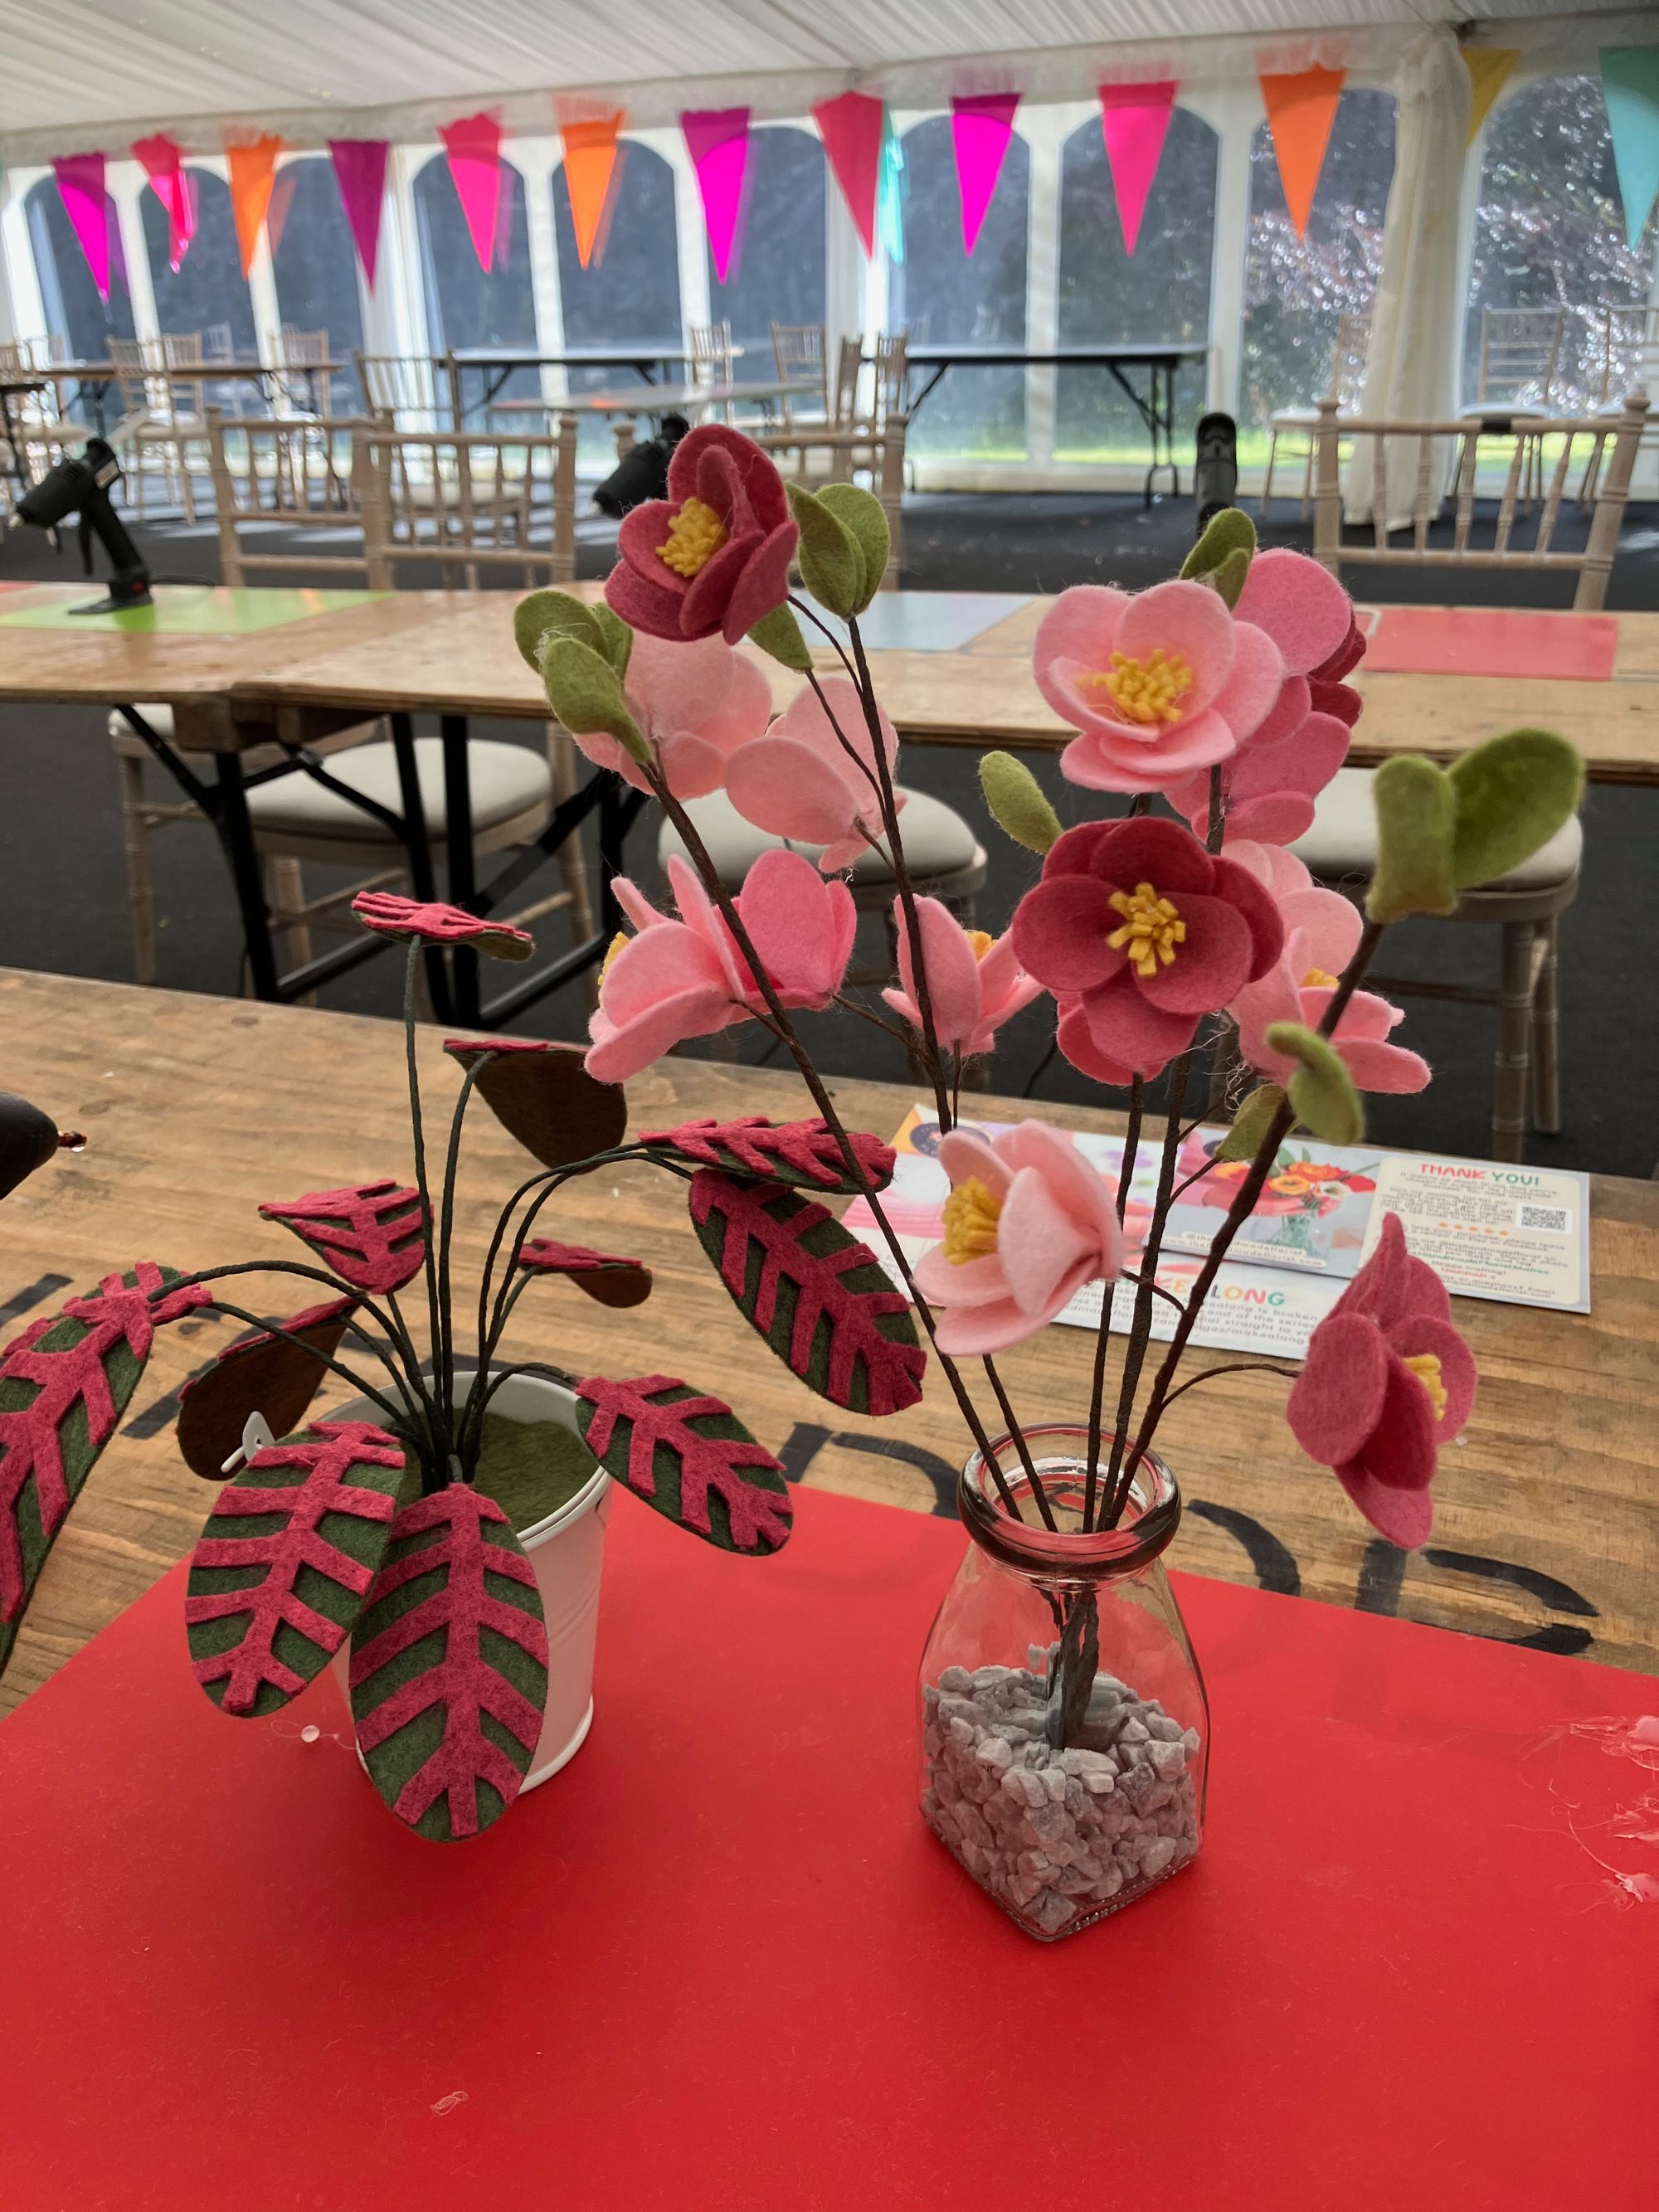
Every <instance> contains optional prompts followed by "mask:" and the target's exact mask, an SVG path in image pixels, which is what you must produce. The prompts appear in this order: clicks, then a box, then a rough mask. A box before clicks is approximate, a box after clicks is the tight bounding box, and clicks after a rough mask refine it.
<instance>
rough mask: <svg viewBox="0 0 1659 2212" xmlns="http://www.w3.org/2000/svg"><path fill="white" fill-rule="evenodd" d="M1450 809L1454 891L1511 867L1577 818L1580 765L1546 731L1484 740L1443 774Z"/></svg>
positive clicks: (1579, 758) (1573, 749)
mask: <svg viewBox="0 0 1659 2212" xmlns="http://www.w3.org/2000/svg"><path fill="white" fill-rule="evenodd" d="M1446 781H1448V783H1449V785H1450V786H1451V788H1452V793H1453V796H1454V798H1455V802H1456V820H1455V825H1454V828H1453V833H1452V856H1451V878H1452V881H1453V883H1454V884H1456V886H1457V887H1458V889H1459V890H1468V889H1470V888H1472V887H1473V886H1474V884H1490V883H1492V882H1495V881H1496V879H1497V878H1498V877H1500V876H1505V875H1507V874H1508V873H1509V872H1510V869H1511V868H1518V867H1519V866H1520V865H1521V863H1522V861H1523V860H1530V859H1531V858H1532V856H1533V854H1534V853H1536V852H1537V851H1539V850H1540V848H1541V847H1543V846H1545V845H1547V844H1548V842H1549V841H1550V839H1551V838H1552V837H1553V836H1554V835H1555V833H1556V831H1557V830H1558V829H1560V828H1561V827H1562V826H1563V825H1564V824H1565V823H1567V822H1570V821H1571V818H1572V817H1573V815H1574V814H1575V813H1576V812H1577V808H1578V802H1579V800H1580V799H1582V798H1583V792H1584V762H1583V755H1582V754H1581V753H1580V752H1579V750H1578V748H1577V745H1575V744H1571V743H1570V741H1569V740H1568V739H1567V738H1563V737H1559V736H1558V735H1557V734H1556V732H1554V731H1553V730H1511V731H1510V732H1509V733H1508V734H1507V736H1504V737H1501V738H1488V739H1487V741H1486V744H1484V745H1477V746H1476V747H1475V749H1474V751H1473V752H1471V753H1465V754H1464V755H1463V757H1462V759H1461V760H1458V761H1456V762H1455V763H1453V765H1452V766H1451V768H1450V769H1449V770H1448V771H1447V775H1446Z"/></svg>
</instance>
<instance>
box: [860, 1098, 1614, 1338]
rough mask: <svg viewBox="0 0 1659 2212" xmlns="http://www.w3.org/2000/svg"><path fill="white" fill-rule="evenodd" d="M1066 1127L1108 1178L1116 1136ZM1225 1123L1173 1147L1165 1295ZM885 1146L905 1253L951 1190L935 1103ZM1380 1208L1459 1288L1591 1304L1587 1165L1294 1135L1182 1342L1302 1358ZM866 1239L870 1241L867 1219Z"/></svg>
mask: <svg viewBox="0 0 1659 2212" xmlns="http://www.w3.org/2000/svg"><path fill="white" fill-rule="evenodd" d="M966 1126H968V1127H972V1128H975V1129H977V1130H978V1131H980V1132H981V1133H982V1134H984V1135H986V1136H994V1135H996V1134H998V1133H1000V1132H1001V1131H1002V1130H1005V1129H1006V1128H1007V1127H1010V1126H1011V1125H1010V1124H1009V1123H1008V1122H1006V1121H973V1120H972V1119H971V1118H970V1119H969V1121H967V1123H966ZM1224 1135H1225V1131H1224V1130H1222V1129H1219V1128H1200V1129H1195V1130H1194V1131H1193V1132H1192V1133H1190V1134H1189V1135H1188V1138H1187V1139H1186V1140H1185V1142H1184V1143H1183V1144H1182V1148H1181V1152H1180V1154H1179V1156H1178V1159H1177V1164H1176V1191H1177V1193H1178V1194H1179V1195H1178V1197H1177V1200H1176V1204H1175V1205H1174V1206H1171V1208H1170V1218H1169V1221H1168V1224H1167V1225H1166V1230H1165V1235H1164V1250H1163V1253H1162V1255H1161V1256H1160V1260H1159V1264H1158V1284H1159V1286H1160V1288H1162V1289H1164V1290H1166V1291H1171V1292H1172V1293H1173V1294H1174V1295H1175V1296H1176V1297H1184V1296H1185V1294H1186V1292H1187V1291H1188V1290H1190V1288H1191V1287H1192V1285H1193V1282H1194V1279H1195V1277H1196V1275H1197V1273H1198V1269H1199V1266H1200V1262H1201V1261H1202V1259H1203V1257H1204V1255H1205V1254H1206V1253H1207V1252H1208V1250H1209V1249H1210V1242H1211V1239H1212V1237H1213V1236H1214V1234H1215V1231H1216V1230H1217V1229H1218V1227H1219V1226H1220V1225H1221V1222H1222V1221H1223V1219H1224V1218H1225V1216H1226V1213H1227V1211H1228V1208H1229V1207H1230V1206H1231V1204H1232V1201H1233V1194H1234V1192H1235V1191H1236V1190H1237V1187H1238V1184H1239V1183H1240V1182H1241V1181H1242V1180H1243V1176H1244V1174H1245V1171H1246V1170H1245V1167H1244V1165H1243V1164H1240V1163H1235V1162H1231V1161H1223V1162H1219V1163H1217V1164H1215V1165H1213V1166H1212V1165H1209V1164H1208V1163H1209V1162H1210V1161H1211V1159H1212V1155H1213V1153H1214V1151H1215V1148H1216V1146H1218V1144H1219V1143H1220V1141H1221V1139H1222V1137H1223V1136H1224ZM1075 1136H1076V1142H1077V1145H1078V1147H1079V1151H1081V1152H1085V1153H1086V1154H1087V1155H1088V1157H1089V1158H1091V1160H1092V1161H1093V1162H1094V1163H1095V1164H1096V1165H1097V1167H1098V1168H1099V1169H1100V1170H1102V1172H1103V1174H1105V1175H1106V1176H1109V1177H1111V1178H1112V1179H1113V1180H1114V1181H1115V1179H1116V1177H1117V1175H1118V1173H1119V1171H1120V1170H1121V1166H1122V1163H1123V1140H1122V1139H1121V1137H1108V1136H1098V1135H1095V1134H1093V1133H1090V1132H1086V1131H1079V1132H1076V1133H1075ZM893 1144H894V1148H895V1150H896V1152H897V1154H898V1161H897V1164H896V1168H895V1170H894V1175H893V1182H892V1185H891V1187H890V1189H889V1190H888V1191H887V1193H886V1194H885V1195H884V1199H883V1201H882V1203H883V1209H884V1212H885V1213H886V1215H887V1218H888V1219H889V1220H890V1222H891V1224H892V1225H893V1228H894V1230H895V1231H896V1234H897V1236H898V1238H899V1241H900V1243H901V1244H902V1247H903V1249H904V1252H905V1255H906V1257H907V1258H908V1259H909V1260H911V1261H915V1260H917V1259H919V1258H920V1257H921V1254H922V1253H923V1252H925V1251H926V1250H927V1248H928V1247H929V1246H930V1245H932V1244H935V1243H938V1242H939V1237H941V1236H942V1235H943V1233H944V1231H943V1225H942V1221H941V1210H942V1208H943V1206H944V1204H945V1198H946V1195H947V1194H948V1193H949V1190H950V1181H949V1178H948V1177H947V1176H946V1175H945V1170H944V1169H943V1168H942V1167H940V1165H939V1161H938V1158H937V1157H936V1154H937V1151H938V1146H939V1124H938V1122H937V1121H936V1120H935V1118H934V1116H933V1111H932V1109H930V1108H926V1107H922V1106H914V1107H912V1108H911V1109H910V1111H909V1113H908V1115H906V1116H905V1119H904V1122H903V1126H902V1127H901V1128H900V1129H899V1131H898V1133H897V1134H896V1136H895V1138H894V1139H893ZM1157 1182H1158V1149H1157V1147H1156V1146H1152V1145H1147V1146H1142V1147H1141V1149H1140V1152H1139V1155H1138V1157H1137V1158H1136V1161H1135V1165H1134V1172H1133V1177H1132V1179H1131V1182H1130V1185H1129V1200H1128V1205H1127V1208H1126V1210H1125V1213H1124V1228H1125V1231H1126V1232H1127V1238H1128V1243H1129V1248H1130V1250H1129V1261H1130V1264H1131V1265H1132V1266H1133V1265H1134V1264H1135V1263H1136V1260H1137V1257H1138V1255H1139V1249H1140V1246H1141V1243H1142V1242H1143V1240H1144V1238H1145V1236H1146V1229H1147V1226H1148V1225H1149V1223H1150V1222H1151V1220H1152V1204H1153V1200H1154V1198H1155V1195H1156V1191H1157ZM1183 1186H1184V1188H1183ZM1385 1213H1397V1214H1398V1215H1399V1216H1400V1218H1401V1224H1402V1225H1403V1226H1404V1229H1405V1231H1406V1242H1407V1245H1408V1246H1409V1247H1410V1249H1411V1250H1412V1251H1413V1253H1414V1254H1416V1255H1417V1256H1418V1257H1419V1259H1423V1260H1426V1261H1428V1262H1429V1264H1430V1265H1431V1267H1434V1268H1435V1270H1436V1271H1437V1273H1438V1274H1439V1275H1440V1276H1441V1278H1442V1279H1443V1281H1444V1283H1445V1285H1446V1287H1447V1289H1448V1290H1449V1291H1453V1292H1454V1293H1455V1294H1456V1295H1457V1296H1459V1297H1475V1298H1492V1299H1498V1300H1503V1301H1505V1302H1507V1303H1509V1304H1519V1305H1534V1306H1550V1307H1554V1308H1557V1309H1559V1310H1561V1311H1564V1312H1568V1313H1588V1312H1589V1178H1588V1176H1583V1175H1578V1174H1575V1173H1570V1172H1565V1171H1563V1170H1555V1169H1534V1168H1527V1167H1520V1166H1516V1167H1500V1166H1498V1165H1496V1164H1492V1163H1491V1162H1485V1161H1477V1160H1455V1159H1442V1158H1428V1157H1425V1156H1424V1155H1422V1154H1419V1153H1412V1152H1387V1151H1384V1150H1383V1148H1382V1147H1381V1146H1341V1145H1322V1144H1321V1143H1319V1141H1318V1140H1317V1139H1314V1138H1295V1139H1291V1140H1290V1141H1289V1142H1287V1143H1286V1144H1285V1145H1283V1146H1281V1147H1280V1148H1279V1156H1278V1158H1276V1160H1275V1161H1274V1164H1273V1172H1272V1173H1271V1174H1270V1175H1269V1176H1268V1178H1267V1186H1266V1188H1264V1190H1263V1191H1262V1194H1261V1198H1260V1200H1258V1201H1257V1204H1256V1206H1255V1209H1254V1210H1253V1212H1252V1213H1251V1216H1250V1218H1249V1221H1248V1222H1247V1223H1246V1225H1245V1226H1244V1228H1243V1230H1242V1231H1241V1232H1240V1233H1239V1235H1238V1236H1237V1237H1236V1238H1235V1239H1234V1242H1233V1245H1232V1249H1231V1252H1230V1253H1229V1254H1228V1256H1227V1258H1226V1260H1225V1261H1224V1262H1223V1264H1222V1267H1221V1269H1220V1272H1219V1273H1218V1276H1217V1279H1216V1284H1215V1288H1214V1290H1213V1291H1212V1294H1211V1297H1210V1300H1209V1303H1208V1304H1207V1306H1206V1311H1205V1317H1204V1319H1203V1321H1202V1322H1200V1326H1199V1328H1197V1330H1196V1331H1195V1332H1194V1338H1193V1341H1194V1343H1195V1344H1200V1345H1203V1346H1206V1347H1208V1348H1211V1349H1213V1350H1217V1351H1234V1352H1264V1353H1271V1354H1274V1355H1277V1356H1278V1357H1279V1358H1287V1359H1299V1358H1301V1356H1302V1354H1303V1353H1304V1352H1305V1350H1306V1349H1307V1343H1308V1339H1309V1337H1310V1334H1312V1332H1313V1330H1314V1328H1315V1327H1316V1324H1317V1323H1318V1322H1321V1321H1322V1320H1323V1318H1324V1317H1325V1316H1326V1315H1327V1314H1328V1312H1329V1311H1330V1310H1331V1308H1332V1307H1333V1306H1334V1304H1336V1301H1337V1300H1338V1298H1339V1297H1340V1296H1341V1294H1342V1291H1343V1288H1344V1286H1345V1285H1346V1284H1347V1283H1348V1282H1349V1281H1350V1280H1351V1279H1352V1277H1353V1276H1354V1275H1355V1274H1356V1273H1358V1270H1359V1268H1360V1267H1362V1266H1363V1265H1364V1262H1365V1261H1366V1260H1368V1259H1369V1258H1370V1255H1371V1253H1372V1251H1373V1250H1374V1249H1375V1247H1376V1240H1377V1238H1378V1237H1379V1236H1380V1235H1381V1234H1382V1227H1383V1215H1384V1214H1385ZM844 1218H845V1220H846V1222H847V1225H848V1227H849V1228H852V1229H857V1230H859V1231H860V1233H862V1234H865V1235H866V1236H870V1235H871V1232H872V1231H875V1229H876V1225H875V1219H874V1217H873V1215H872V1213H871V1212H870V1209H869V1207H868V1206H867V1205H866V1203H865V1201H864V1200H862V1199H855V1200H854V1201H853V1204H852V1205H851V1206H849V1207H848V1210H847V1212H846V1215H845V1217H844ZM872 1245H873V1248H874V1249H875V1250H876V1251H877V1252H878V1253H879V1252H880V1250H881V1249H882V1248H881V1243H880V1237H879V1232H878V1231H877V1232H876V1234H875V1235H874V1236H873V1237H872ZM1133 1298H1134V1288H1133V1285H1132V1284H1127V1283H1121V1284H1120V1285H1118V1286H1117V1289H1116V1291H1115V1296H1114V1304H1113V1322H1114V1326H1115V1327H1117V1328H1127V1325H1128V1322H1129V1318H1130V1313H1131V1309H1132V1307H1133ZM1100 1299H1101V1285H1098V1284H1091V1285H1089V1287H1088V1288H1087V1289H1086V1290H1085V1291H1082V1292H1081V1293H1080V1294H1079V1296H1078V1297H1075V1298H1074V1299H1073V1301H1072V1303H1071V1304H1070V1305H1069V1306H1067V1308H1066V1310H1065V1312H1064V1313H1063V1314H1061V1315H1060V1321H1061V1322H1064V1323H1066V1324H1067V1325H1069V1326H1071V1327H1073V1328H1091V1329H1092V1328H1097V1327H1098V1326H1099V1322H1100ZM1175 1320H1176V1313H1175V1309H1174V1307H1173V1306H1171V1305H1170V1304H1168V1303H1167V1301H1166V1300H1164V1299H1162V1298H1160V1299H1158V1301H1157V1302H1156V1305H1155V1309H1154V1321H1153V1328H1152V1333H1153V1335H1154V1336H1155V1337H1159V1338H1167V1337H1169V1336H1170V1334H1172V1333H1173V1330H1174V1326H1175Z"/></svg>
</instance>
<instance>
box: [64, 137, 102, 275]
mask: <svg viewBox="0 0 1659 2212" xmlns="http://www.w3.org/2000/svg"><path fill="white" fill-rule="evenodd" d="M52 174H53V175H54V176H55V177H56V178H57V179H58V194H59V196H60V197H61V198H62V200H63V203H64V214H65V215H66V216H68V217H69V219H70V229H71V230H73V232H74V233H75V235H76V240H77V241H78V242H79V245H80V247H81V251H82V253H84V254H85V255H86V257H87V266H88V269H90V270H91V271H92V281H93V283H94V284H95V285H96V286H97V287H98V296H99V298H100V300H107V299H108V297H109V210H108V206H107V204H106V200H105V197H104V157H103V155H101V154H59V155H58V156H57V157H56V158H55V159H54V161H53V162H52Z"/></svg>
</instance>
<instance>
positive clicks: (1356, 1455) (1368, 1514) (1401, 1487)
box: [1285, 1213, 1476, 1550]
mask: <svg viewBox="0 0 1659 2212" xmlns="http://www.w3.org/2000/svg"><path fill="white" fill-rule="evenodd" d="M1475 1381H1476V1377H1475V1371H1474V1358H1472V1357H1471V1355H1470V1352H1469V1348H1468V1345H1467V1344H1465V1343H1464V1341H1463V1340H1462V1337H1461V1336H1460V1335H1459V1334H1458V1333H1457V1331H1456V1330H1455V1328H1453V1327H1452V1322H1451V1300H1450V1299H1449V1297H1447V1295H1446V1286H1445V1285H1444V1284H1443V1282H1442V1281H1441V1279H1440V1278H1439V1276H1438V1275H1437V1274H1436V1273H1435V1272H1434V1269H1433V1268H1432V1267H1428V1266H1426V1265H1425V1263H1424V1262H1423V1261H1421V1260H1413V1258H1412V1256H1411V1254H1410V1253H1409V1252H1408V1251H1407V1249H1406V1235H1405V1231H1403V1230H1402V1229H1401V1225H1400V1217H1399V1215H1398V1214H1397V1213H1389V1214H1385V1215H1384V1217H1383V1234H1382V1237H1381V1238H1380V1239H1379V1240H1378V1243H1377V1247H1376V1251H1375V1252H1373V1253H1372V1255H1371V1256H1370V1259H1369V1260H1368V1261H1366V1262H1365V1265H1364V1267H1362V1268H1361V1269H1360V1271H1359V1273H1358V1274H1357V1275H1356V1276H1355V1277H1354V1279H1353V1280H1352V1282H1351V1283H1350V1284H1349V1285H1348V1287H1347V1289H1346V1291H1343V1293H1342V1295H1341V1297H1340V1298H1339V1299H1338V1300H1337V1302H1336V1304H1335V1305H1334V1307H1333V1308H1332V1309H1331V1310H1330V1312H1329V1313H1328V1315H1327V1316H1325V1318H1324V1320H1323V1321H1322V1322H1320V1324H1319V1326H1318V1328H1316V1329H1315V1331H1314V1333H1313V1335H1312V1337H1311V1338H1310V1340H1309V1344H1308V1357H1307V1358H1306V1360H1305V1361H1304V1364H1303V1369H1302V1372H1301V1373H1300V1375H1298V1376H1297V1379H1296V1384H1295V1387H1294V1388H1293V1389H1292V1390H1291V1398H1290V1403H1289V1405H1288V1406H1287V1407H1286V1408H1285V1419H1287V1420H1288V1421H1289V1423H1290V1425H1291V1434H1292V1435H1293V1436H1294V1437H1295V1438H1296V1440H1297V1443H1299V1444H1300V1445H1301V1447H1302V1449H1303V1450H1304V1452H1306V1453H1307V1455H1308V1456H1309V1457H1310V1459H1316V1460H1320V1461H1322V1462H1323V1463H1324V1464H1325V1466H1327V1467H1328V1468H1334V1469H1335V1471H1336V1479H1337V1480H1338V1481H1339V1482H1340V1484H1341V1485H1342V1487H1343V1488H1344V1490H1346V1492H1347V1493H1348V1495H1349V1497H1350V1498H1352V1500H1353V1502H1354V1504H1356V1505H1357V1506H1358V1508H1359V1510H1360V1511H1361V1512H1362V1513H1363V1514H1364V1516H1365V1518H1366V1519H1367V1520H1368V1521H1369V1522H1370V1524H1371V1526H1372V1528H1375V1529H1376V1531H1377V1533H1378V1534H1380V1535H1383V1536H1386V1537H1387V1538H1388V1540H1389V1542H1390V1543H1391V1544H1398V1545H1399V1546H1400V1547H1401V1549H1402V1550H1409V1549H1410V1548H1411V1547H1412V1546H1413V1545H1415V1544H1421V1543H1423V1542H1425V1541H1426V1539H1427V1537H1428V1534H1429V1529H1430V1526H1431V1522H1432V1521H1433V1517H1434V1509H1433V1506H1432V1505H1431V1502H1430V1498H1429V1485H1430V1483H1431V1481H1432V1480H1434V1473H1435V1466H1436V1461H1437V1454H1438V1452H1439V1449H1440V1447H1441V1446H1442V1445H1443V1444H1449V1443H1450V1442H1451V1441H1452V1439H1453V1438H1454V1437H1455V1436H1457V1435H1458V1434H1459V1432H1460V1431H1462V1427H1463V1425H1464V1423H1465V1422H1466V1421H1467V1420H1468V1418H1469V1413H1470V1411H1471V1409H1472V1407H1474V1391H1475Z"/></svg>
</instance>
